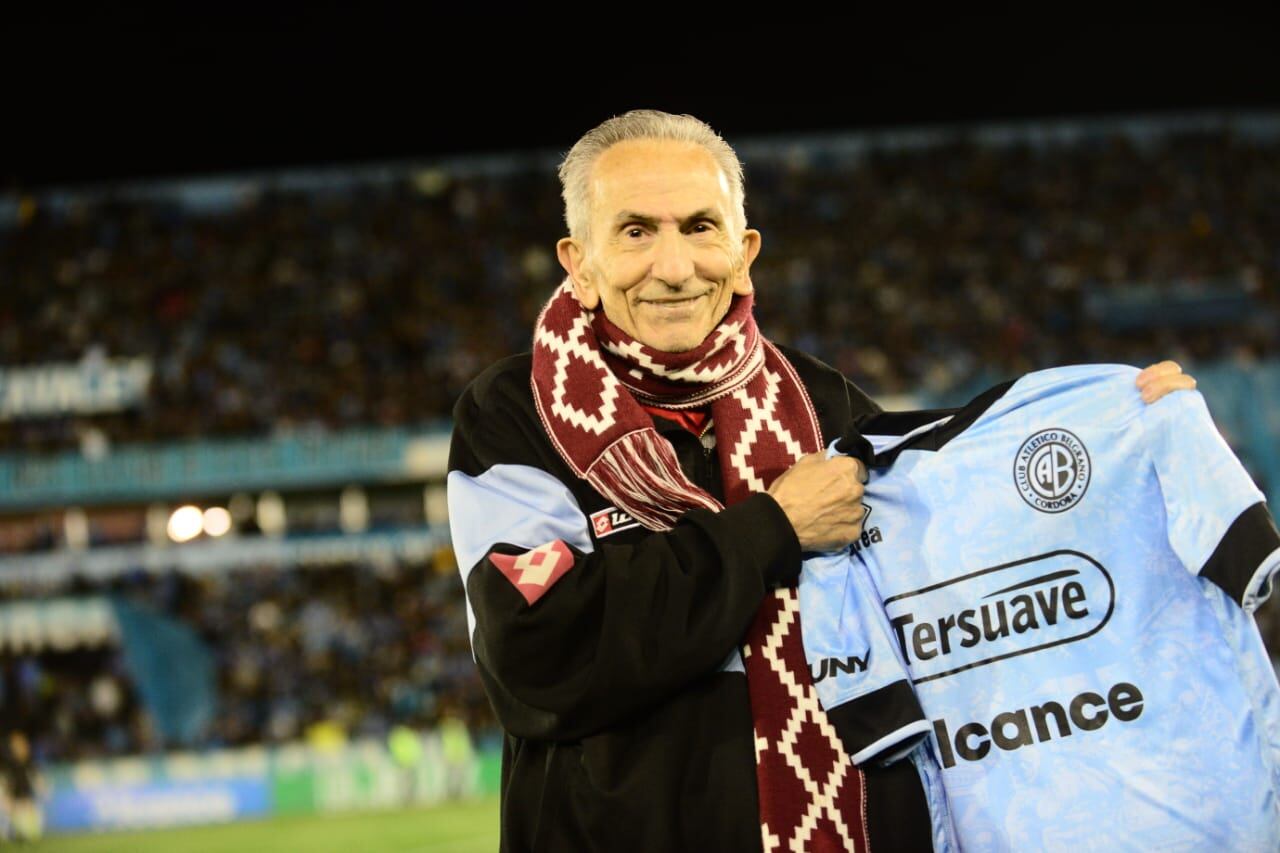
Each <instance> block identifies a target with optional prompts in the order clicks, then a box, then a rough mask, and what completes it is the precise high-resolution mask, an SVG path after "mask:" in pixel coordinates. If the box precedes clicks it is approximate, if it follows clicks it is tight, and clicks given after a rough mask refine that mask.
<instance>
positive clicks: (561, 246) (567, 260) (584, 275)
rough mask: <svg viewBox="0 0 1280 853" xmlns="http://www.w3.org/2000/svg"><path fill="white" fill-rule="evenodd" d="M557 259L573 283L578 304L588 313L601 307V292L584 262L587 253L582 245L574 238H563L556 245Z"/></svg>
mask: <svg viewBox="0 0 1280 853" xmlns="http://www.w3.org/2000/svg"><path fill="white" fill-rule="evenodd" d="M556 257H557V258H559V259H560V266H562V267H564V271H565V272H567V273H568V274H569V280H570V281H572V282H573V293H574V295H575V296H577V297H578V302H579V303H580V304H581V305H582V307H583V308H586V309H587V310H588V311H594V310H596V308H597V307H599V305H600V292H599V291H598V290H596V286H595V284H594V283H592V281H591V274H590V273H589V272H588V271H587V269H586V264H585V263H584V262H583V261H584V259H585V258H586V252H585V251H583V248H582V244H581V243H579V242H578V241H577V240H575V239H574V238H572V237H562V238H561V239H560V241H559V242H558V243H556Z"/></svg>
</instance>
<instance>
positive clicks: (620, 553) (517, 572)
mask: <svg viewBox="0 0 1280 853" xmlns="http://www.w3.org/2000/svg"><path fill="white" fill-rule="evenodd" d="M526 381H527V379H526ZM507 396H509V395H495V394H489V395H488V399H477V395H476V394H475V393H472V392H468V393H467V394H466V395H464V397H463V399H462V400H461V401H460V402H459V404H458V406H457V408H456V409H455V413H454V415H455V429H454V435H453V441H452V446H451V450H450V463H449V464H450V473H449V482H448V498H449V521H450V528H451V531H452V535H453V540H454V549H455V552H456V553H457V555H458V560H459V566H460V569H461V572H462V575H463V578H464V585H465V588H466V597H467V605H468V609H469V620H470V623H471V626H472V635H471V636H472V649H473V653H474V656H475V660H476V663H477V666H478V667H479V670H480V674H481V678H482V680H483V682H484V684H485V687H486V691H487V692H488V694H489V698H490V700H491V702H492V703H493V706H494V709H495V711H496V713H497V716H498V719H499V720H500V722H501V723H502V725H503V727H504V728H505V729H506V730H507V731H508V732H510V733H511V734H513V735H516V736H517V737H527V738H535V739H543V740H576V739H579V738H581V737H585V736H587V735H590V734H592V733H595V732H598V731H600V730H602V729H605V728H607V727H609V726H611V725H612V724H614V723H616V722H617V721H619V720H621V719H622V718H624V717H627V716H630V715H634V714H636V713H642V712H643V711H644V710H645V709H646V708H648V707H652V706H653V705H655V704H657V703H660V702H662V701H663V700H664V699H665V698H667V697H669V696H670V695H671V694H673V693H674V692H676V691H679V690H681V689H683V688H685V687H686V686H688V685H689V684H691V683H692V682H694V681H696V680H698V679H701V678H706V677H710V676H711V675H712V674H713V673H715V672H716V671H717V670H719V669H720V668H721V667H722V665H723V664H724V663H725V661H726V660H727V659H729V658H730V656H731V655H732V654H733V652H734V651H735V649H736V647H737V644H738V642H739V641H740V640H741V638H742V636H743V635H744V634H745V633H746V630H747V627H748V626H749V625H750V623H751V619H752V617H753V616H754V614H755V611H756V608H757V607H758V606H759V604H760V601H761V600H762V598H763V597H764V594H765V591H766V589H767V588H768V587H769V586H770V585H772V584H775V583H779V582H783V581H785V580H788V579H794V577H795V575H796V573H797V572H798V571H799V566H800V546H799V542H798V541H797V539H796V536H795V532H794V531H793V530H792V528H791V525H790V523H789V521H788V520H787V518H786V515H785V514H784V513H783V512H782V509H781V507H779V506H778V504H777V503H776V502H775V501H774V500H773V498H771V497H770V496H768V495H766V494H759V495H755V496H753V497H751V498H749V499H748V500H746V501H743V502H741V503H739V504H736V505H734V506H732V507H730V508H727V509H725V510H723V511H721V512H718V513H717V512H711V511H707V510H695V511H692V512H689V513H687V514H686V515H685V516H683V517H682V518H681V520H680V522H679V523H678V524H677V525H676V526H675V528H674V529H672V530H670V531H667V532H661V533H651V534H649V535H647V536H645V537H643V538H641V539H640V540H638V541H636V542H635V543H634V544H617V545H614V544H601V545H594V544H593V542H592V538H591V535H590V530H589V527H588V520H587V518H586V516H585V515H584V514H583V512H582V510H581V508H580V507H579V506H578V503H577V501H576V500H575V499H574V496H573V494H572V492H571V491H570V490H569V489H568V487H567V486H566V485H565V483H564V482H563V481H562V480H561V479H560V478H559V477H558V476H556V475H553V474H552V473H550V471H551V470H554V468H552V466H553V465H554V460H552V459H551V458H550V457H549V456H547V455H546V454H545V453H544V450H545V451H546V452H549V453H552V454H553V453H554V450H551V449H550V448H549V446H548V447H547V448H543V447H542V446H541V445H540V444H539V443H538V441H537V438H536V433H535V432H534V431H535V430H537V428H538V425H537V423H536V422H534V423H532V424H530V423H528V413H527V412H523V411H521V410H520V409H519V406H518V405H514V404H513V403H512V401H511V400H509V399H507Z"/></svg>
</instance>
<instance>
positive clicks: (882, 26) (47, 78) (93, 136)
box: [0, 4, 1280, 188]
mask: <svg viewBox="0 0 1280 853" xmlns="http://www.w3.org/2000/svg"><path fill="white" fill-rule="evenodd" d="M601 8H606V7H601ZM775 8H779V9H781V8H787V9H791V7H790V6H786V7H784V6H782V5H779V4H775ZM797 8H799V7H797ZM1011 8H1013V9H1016V8H1017V7H1011ZM1209 8H1210V7H1209V6H1208V4H1202V5H1195V4H1193V5H1192V6H1190V7H1187V8H1186V9H1184V10H1183V11H1180V12H1176V13H1164V14H1163V16H1162V17H1161V18H1160V20H1159V21H1153V22H1147V21H1143V20H1125V21H1123V22H1121V21H1117V20H1115V19H1113V18H1109V17H1105V16H1103V17H1089V16H1087V15H1086V13H1085V12H1083V11H1075V10H1074V9H1073V10H1072V15H1073V16H1074V17H1072V18H1071V19H1069V20H1060V21H1054V22H1046V21H1044V20H1043V19H1033V18H1031V17H1030V16H1029V15H1028V13H1026V12H1020V11H991V12H986V13H979V14H976V15H975V14H966V15H964V16H959V15H958V14H955V13H953V15H952V18H950V19H944V18H937V17H930V16H931V15H934V14H935V13H930V12H926V11H924V10H923V7H920V9H921V11H918V12H917V11H913V12H912V13H911V14H904V15H901V16H896V17H884V16H878V17H874V18H868V17H867V16H866V15H865V13H859V15H858V16H855V17H852V18H841V19H830V20H828V19H825V18H823V17H822V16H820V15H818V14H817V13H815V12H812V11H810V12H807V13H804V14H805V16H806V17H808V18H811V19H812V20H811V21H808V22H800V23H793V22H791V21H790V20H788V21H787V22H785V24H784V25H782V26H773V23H772V22H766V23H767V24H769V26H761V25H760V24H756V25H754V26H750V27H732V28H730V29H729V30H722V31H719V32H716V33H710V32H709V31H708V30H707V29H706V24H703V25H702V29H701V31H694V30H691V29H687V28H686V27H685V18H687V17H688V16H689V15H690V14H691V13H692V12H693V11H694V10H692V9H689V8H684V7H680V8H666V7H643V8H632V7H628V14H630V15H631V16H633V17H635V18H636V19H637V20H636V21H635V22H634V25H633V26H631V27H630V28H628V29H627V30H626V32H625V35H623V36H621V37H615V36H606V35H604V34H601V33H595V34H592V33H589V32H587V33H578V34H570V35H565V34H562V33H557V32H556V31H555V30H554V29H553V27H552V26H551V25H549V23H548V21H547V20H545V19H544V20H540V21H535V20H534V19H532V18H524V19H515V20H513V19H510V18H508V17H504V16H503V15H501V14H499V13H497V12H496V11H495V12H494V13H493V14H492V15H490V16H488V17H487V18H466V19H463V18H452V17H446V18H435V17H427V16H425V15H423V14H421V13H419V14H417V15H410V14H405V13H396V12H387V13H381V14H378V15H374V14H370V13H367V12H365V13H361V14H360V15H357V16H355V17H352V15H351V13H350V12H349V11H346V10H329V9H328V7H323V6H322V7H321V11H319V12H316V11H314V10H312V11H308V12H307V13H305V14H303V15H300V16H293V17H291V16H290V15H289V14H288V13H286V12H277V13H275V15H274V17H269V18H267V19H262V17H261V15H260V14H259V16H258V17H255V18H251V19H248V20H239V19H235V18H231V17H227V16H223V17H221V18H216V19H212V20H200V19H199V18H198V17H197V16H196V14H195V13H189V14H188V16H187V17H184V18H183V19H182V20H177V21H175V20H168V21H155V20H152V19H149V18H148V19H144V18H143V17H142V15H141V13H136V14H135V15H134V16H133V18H129V16H128V15H122V14H120V13H118V11H116V10H115V9H114V7H113V10H112V11H111V12H110V13H107V12H99V13H97V14H98V18H99V19H100V20H88V21H86V20H82V19H80V20H78V21H77V29H76V30H75V32H73V33H68V32H66V31H64V30H63V29H62V28H61V27H60V22H58V21H57V19H56V14H55V13H52V12H48V13H44V14H43V18H42V19H41V20H36V21H32V22H31V23H30V25H29V26H28V27H27V28H26V29H25V30H24V32H26V33H27V34H28V35H29V36H30V37H29V38H24V39H23V40H22V45H21V47H20V49H18V50H16V51H10V52H7V53H6V54H5V55H4V59H3V60H2V61H3V63H4V64H3V67H2V68H0V70H2V71H3V72H4V75H5V78H6V79H7V81H9V83H10V84H12V83H15V82H16V84H17V85H14V86H12V89H11V91H12V93H13V97H12V98H9V99H8V103H7V104H6V105H4V106H3V107H2V108H0V109H2V110H3V112H2V113H0V115H3V116H4V117H5V120H4V121H3V124H5V125H8V126H9V127H10V130H7V131H6V132H5V133H4V136H3V138H0V145H2V146H3V150H4V155H3V158H2V159H0V188H14V187H38V186H49V185H64V184H79V183H85V182H97V181H102V180H112V179H119V178H128V177H143V176H164V175H187V174H206V173H217V172H227V171H237V170H246V169H259V168H271V167H278V166H295V165H313V164H314V165H319V164H331V163H347V162H350V163H358V162H368V161H376V160H379V159H397V158H414V157H429V156H432V155H448V154H458V153H469V152H484V151H504V150H511V149H516V148H526V147H539V148H542V147H546V148H557V149H560V150H563V149H564V148H567V147H568V145H569V144H571V143H572V141H573V140H574V139H575V138H576V137H577V136H578V135H579V134H581V133H582V132H583V131H584V130H586V129H587V128H589V127H591V126H593V125H594V124H596V123H598V122H599V121H601V120H603V119H604V118H606V117H608V116H609V115H613V114H615V113H618V112H622V111H625V110H627V109H631V108H634V107H640V106H650V107H657V108H660V109H665V110H669V111H672V112H692V113H694V114H695V115H697V116H699V117H700V118H703V119H706V120H707V121H708V122H710V123H711V124H712V125H713V126H714V127H716V128H717V129H718V130H720V131H721V132H722V133H723V134H725V135H726V136H728V137H729V138H730V139H731V140H732V139H733V138H735V137H737V138H741V137H744V136H749V135H762V134H771V133H786V132H795V131H800V132H803V131H811V130H825V129H842V128H866V127H883V126H902V125H913V124H937V123H955V122H968V121H981V120H989V119H1007V118H1029V117H1037V116H1063V115H1100V114H1116V113H1127V114H1132V113H1135V112H1169V111H1182V110H1193V109H1205V108H1209V109H1213V108H1267V107H1272V108H1274V107H1277V106H1280V70H1278V69H1280V60H1277V58H1276V57H1277V54H1278V53H1280V50H1278V48H1277V45H1276V41H1275V39H1274V38H1272V37H1271V35H1270V32H1271V31H1270V30H1269V29H1268V28H1266V27H1264V26H1263V25H1262V23H1261V22H1260V21H1258V20H1255V19H1253V18H1251V17H1249V16H1248V15H1246V14H1244V13H1230V12H1227V13H1223V12H1220V11H1215V12H1213V13H1209V12H1208V11H1206V10H1207V9H1209ZM621 9H622V7H617V8H616V9H614V12H620V11H621ZM326 10H327V11H326ZM697 11H700V12H704V13H705V12H706V9H700V10H697ZM715 13H716V14H718V15H722V16H723V15H737V14H738V13H739V10H738V7H723V8H716V12H715ZM558 14H565V12H564V11H563V10H562V11H561V12H560V13H558ZM797 16H798V15H797V14H796V13H795V12H792V14H791V17H793V18H794V17H797ZM701 17H703V18H705V17H706V15H705V14H704V15H702V16H701ZM551 23H552V24H553V23H554V22H551ZM535 24H536V26H535ZM616 26H617V25H615V27H616ZM5 88H6V90H10V85H6V87H5Z"/></svg>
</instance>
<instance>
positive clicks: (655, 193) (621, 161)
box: [591, 139, 733, 219]
mask: <svg viewBox="0 0 1280 853" xmlns="http://www.w3.org/2000/svg"><path fill="white" fill-rule="evenodd" d="M732 203H733V201H732V190H731V188H730V184H729V178H728V176H727V175H725V173H724V170H722V169H721V168H720V165H719V164H718V163H717V162H716V160H715V158H714V157H713V156H711V153H710V152H708V151H707V150H706V149H705V148H703V147H702V146H700V145H697V144H694V143H690V142H673V141H670V140H649V139H643V140H630V141H627V142H619V143H618V144H616V145H613V146H611V147H610V148H608V149H607V150H606V151H605V152H604V153H603V154H601V155H600V157H599V158H598V159H597V160H596V162H595V164H594V165H593V167H592V171H591V207H592V218H593V219H612V218H614V217H615V216H616V215H617V214H618V213H619V212H621V211H627V210H634V211H635V212H637V213H644V214H646V215H648V216H653V217H655V218H665V217H675V218H681V217H684V216H687V215H689V214H690V213H692V212H694V211H696V210H715V211H718V212H719V213H720V215H721V217H723V218H725V219H728V218H729V216H728V215H729V212H730V210H731V206H732Z"/></svg>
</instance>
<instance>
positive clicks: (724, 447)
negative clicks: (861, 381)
mask: <svg viewBox="0 0 1280 853" xmlns="http://www.w3.org/2000/svg"><path fill="white" fill-rule="evenodd" d="M560 177H561V181H562V183H563V187H564V200H565V217H566V220H567V222H568V227H569V236H568V237H566V238H564V239H562V240H561V241H560V242H559V244H558V246H557V254H558V256H559V259H560V262H561V264H562V265H563V266H564V268H565V270H566V272H567V273H568V278H567V279H566V281H565V283H564V284H563V285H562V286H561V287H560V288H559V289H558V290H557V291H556V293H555V294H554V295H553V296H552V298H551V300H550V301H549V302H548V303H547V305H546V307H545V308H544V309H543V312H542V315H541V316H540V318H539V320H538V325H537V328H536V329H535V332H534V348H533V352H532V353H531V354H524V355H518V356H514V357H511V358H508V359H506V360H504V361H501V362H499V363H497V364H495V365H493V366H492V367H490V368H489V369H488V370H486V371H485V372H484V373H483V374H482V375H481V376H480V377H478V378H477V379H476V380H475V381H474V382H473V383H472V385H471V386H470V387H469V388H468V389H467V391H466V392H465V393H464V394H463V396H462V398H461V399H460V400H459V401H458V404H457V407H456V409H455V413H454V415H455V431H454V437H453V446H452V450H451V454H450V464H449V467H450V473H449V512H450V522H451V526H452V529H453V538H454V545H455V550H456V552H457V555H458V562H459V566H460V567H461V571H462V574H463V578H464V581H465V584H466V589H467V602H468V617H469V620H470V627H471V631H472V642H473V649H474V653H475V658H476V663H477V665H478V666H479V669H480V673H481V676H482V678H483V680H484V684H485V687H486V689H487V691H488V694H489V697H490V699H491V701H492V703H493V706H494V709H495V711H496V713H497V715H498V719H499V721H500V722H501V724H502V726H503V728H504V729H505V731H506V738H505V743H504V749H503V767H502V845H503V849H504V850H609V851H619V850H649V851H658V850H661V851H675V850H701V851H711V850H727V851H730V850H731V851H743V850H759V849H762V848H763V849H773V848H775V847H777V848H780V849H795V848H796V847H800V848H803V849H812V850H841V849H858V850H864V849H868V847H869V846H875V847H879V848H881V849H895V850H896V849H928V848H929V846H930V843H931V842H930V828H929V815H928V812H927V810H926V808H925V804H924V799H923V796H922V793H921V787H920V782H919V779H918V777H917V774H916V771H915V768H914V767H913V766H912V765H911V763H910V762H906V761H900V762H896V763H891V764H888V765H887V766H884V767H880V766H875V765H874V764H872V765H868V767H867V768H866V769H865V770H864V771H858V770H856V769H854V768H853V767H852V765H851V764H850V763H849V761H848V759H847V758H846V757H845V752H844V751H843V749H844V747H842V745H841V743H840V741H839V739H838V738H836V737H835V735H834V732H833V731H832V729H831V727H830V726H829V725H828V724H827V723H826V721H825V719H824V715H823V714H822V712H821V710H820V709H819V708H818V706H817V703H816V700H814V698H813V692H812V687H811V685H809V684H808V683H807V677H805V669H804V663H803V650H802V649H800V648H799V632H798V630H797V629H796V627H795V624H794V623H795V619H794V615H795V607H794V591H793V590H791V589H790V588H789V587H790V586H791V585H793V584H794V581H795V579H796V577H797V575H798V573H799V570H800V564H801V553H802V552H805V551H823V550H834V549H840V548H843V547H845V546H847V545H848V544H849V543H851V542H852V541H853V540H854V539H855V538H856V537H857V536H858V535H859V533H860V531H861V522H862V517H863V514H864V510H863V507H862V505H861V494H862V485H861V482H862V481H863V479H864V475H865V472H864V470H863V469H862V467H861V465H860V463H858V462H856V461H855V460H853V459H849V458H835V459H831V460H826V459H825V458H824V456H823V454H822V453H821V452H820V451H821V450H822V449H823V447H824V445H825V443H826V442H828V441H830V440H831V439H832V438H834V437H836V436H838V435H840V433H841V432H842V430H843V429H844V428H845V426H846V425H847V423H848V422H849V421H850V420H851V419H852V418H854V417H855V416H857V415H860V414H865V413H869V412H873V411H876V410H877V407H876V405H875V403H873V402H872V401H871V400H870V399H869V398H868V397H867V396H866V395H865V394H863V393H862V392H861V391H860V390H859V389H858V388H856V387H855V386H854V385H853V384H852V383H850V382H848V381H847V380H845V379H844V378H843V377H842V376H840V375H839V373H837V372H836V371H835V370H833V369H832V368H830V367H828V366H826V365H824V364H822V363H821V362H819V361H817V360H815V359H813V358H811V357H809V356H806V355H804V354H802V353H799V352H795V351H793V350H789V349H787V348H784V347H780V346H775V345H773V344H771V343H770V342H769V341H767V340H765V339H764V338H762V337H761V335H760V334H759V332H758V330H757V328H756V326H755V323H754V320H753V318H752V313H751V306H752V299H753V290H754V289H753V284H752V280H751V276H750V270H751V265H752V262H753V261H754V260H755V258H756V256H757V255H758V254H759V252H760V246H761V237H760V233H759V232H758V231H755V230H753V229H750V228H747V226H746V217H745V214H744V207H743V188H742V171H741V166H740V165H739V163H738V159H737V157H736V156H735V154H734V152H733V151H732V149H731V148H730V147H729V146H728V145H727V144H726V143H725V142H724V141H723V140H722V139H720V138H719V137H718V136H717V135H716V134H715V132H714V131H712V130H711V129H710V128H709V127H707V126H706V125H705V124H703V123H702V122H700V121H698V120H696V119H694V118H692V117H689V116H673V115H668V114H665V113H659V112H652V111H636V112H632V113H628V114H626V115H623V116H620V117H617V118H614V119H611V120H609V121H607V122H605V123H604V124H602V125H600V126H599V127H597V128H596V129H594V130H592V131H590V132H589V133H587V134H586V135H585V136H584V137H583V138H582V139H581V140H579V141H578V143H577V144H576V145H575V146H574V147H573V149H572V150H571V151H570V152H569V154H568V156H567V157H566V158H565V161H564V164H563V165H562V167H561V170H560ZM1140 383H1141V384H1142V385H1143V386H1144V396H1145V397H1151V398H1154V397H1158V396H1160V395H1162V394H1163V393H1167V392H1168V391H1170V390H1173V389H1175V388H1179V387H1189V386H1190V385H1191V384H1193V383H1192V380H1191V379H1190V378H1189V377H1186V376H1184V375H1182V374H1181V373H1180V372H1179V371H1178V369H1177V367H1176V366H1175V365H1171V364H1168V363H1166V364H1164V365H1161V366H1157V367H1156V368H1152V369H1149V370H1148V371H1146V372H1144V374H1143V376H1142V377H1141V379H1140ZM797 656H798V657H797ZM879 700H880V702H879V705H878V708H879V712H878V714H877V715H875V716H873V717H872V718H869V719H867V720H866V721H865V725H866V730H865V734H866V737H867V738H868V742H871V741H874V739H875V738H876V737H879V736H880V735H882V734H883V733H886V732H892V731H894V728H895V726H896V725H897V723H898V721H899V717H900V716H901V715H902V708H901V707H900V706H901V704H902V703H903V702H909V701H911V697H909V696H908V697H904V696H900V695H896V694H894V695H890V694H885V695H884V696H881V697H879Z"/></svg>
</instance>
